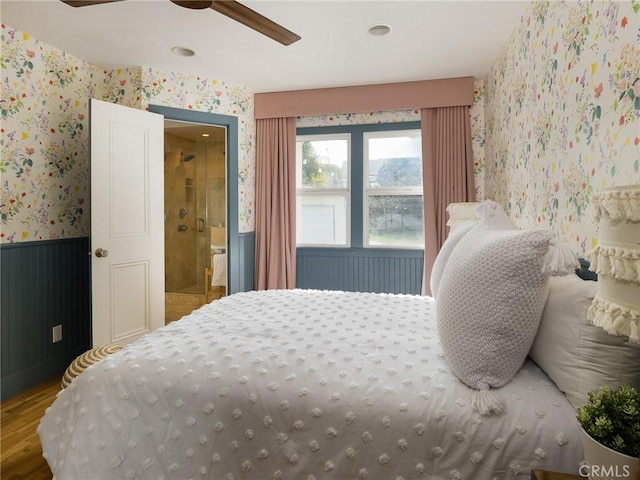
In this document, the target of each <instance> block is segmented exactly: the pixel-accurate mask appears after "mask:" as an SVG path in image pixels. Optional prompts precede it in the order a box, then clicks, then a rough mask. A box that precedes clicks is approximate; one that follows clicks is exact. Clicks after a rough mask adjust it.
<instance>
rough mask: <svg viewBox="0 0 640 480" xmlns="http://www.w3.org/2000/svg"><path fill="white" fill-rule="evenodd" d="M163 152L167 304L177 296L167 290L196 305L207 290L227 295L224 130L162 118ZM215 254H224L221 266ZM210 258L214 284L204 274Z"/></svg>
mask: <svg viewBox="0 0 640 480" xmlns="http://www.w3.org/2000/svg"><path fill="white" fill-rule="evenodd" d="M164 151H165V171H164V178H165V180H164V183H165V194H164V197H165V201H164V212H165V291H166V292H167V306H169V303H174V304H175V303H176V299H177V298H179V297H176V296H175V295H173V296H170V295H169V293H171V294H179V295H188V296H190V297H191V298H192V299H195V300H196V301H197V300H200V302H199V305H196V304H193V305H191V304H190V307H189V308H191V307H193V308H197V306H200V305H202V304H203V303H204V302H205V301H208V300H211V298H205V291H208V290H211V291H213V293H214V294H216V291H217V296H220V295H223V294H224V293H225V287H224V285H221V284H222V283H225V284H226V281H225V282H223V281H222V280H221V279H224V280H226V255H225V254H226V250H225V248H226V220H227V219H226V212H227V205H226V129H225V128H224V127H218V126H215V125H203V124H191V123H186V122H178V121H172V120H166V121H165V134H164ZM214 238H215V242H216V243H215V244H214V242H213V241H212V239H214ZM215 255H218V256H219V255H223V256H224V264H223V263H221V259H222V257H214V256H215ZM214 259H215V263H216V265H217V266H218V272H217V273H218V276H217V278H216V279H215V280H214V281H215V282H217V285H216V284H213V285H212V279H211V275H209V276H208V277H207V275H206V274H207V269H211V268H212V267H213V264H214ZM222 268H224V270H225V271H224V272H221V271H220V270H221V269H222ZM209 274H211V272H209ZM208 287H209V288H208ZM184 298H186V297H184ZM177 303H189V302H177ZM191 303H193V302H191ZM189 311H190V310H189ZM189 311H186V312H185V313H189Z"/></svg>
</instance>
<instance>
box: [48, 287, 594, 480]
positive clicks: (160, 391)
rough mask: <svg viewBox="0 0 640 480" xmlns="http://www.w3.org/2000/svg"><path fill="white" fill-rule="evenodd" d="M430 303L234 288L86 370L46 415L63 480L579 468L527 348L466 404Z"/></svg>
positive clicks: (558, 402)
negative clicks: (481, 398)
mask: <svg viewBox="0 0 640 480" xmlns="http://www.w3.org/2000/svg"><path fill="white" fill-rule="evenodd" d="M434 310H435V304H434V299H433V298H431V297H427V296H411V295H391V294H373V293H355V292H337V291H312V290H271V291H260V292H245V293H237V294H233V295H231V296H229V297H226V298H224V299H222V300H219V301H215V302H212V303H211V304H208V305H205V306H204V307H202V308H200V309H199V310H196V311H194V312H193V313H192V314H190V315H189V316H187V317H184V318H183V319H181V320H179V321H176V322H173V323H171V324H169V325H167V326H166V327H164V328H161V329H159V330H157V331H156V332H154V333H152V334H149V335H147V336H145V337H143V338H142V339H140V340H138V341H137V342H135V343H133V344H130V345H127V346H126V347H125V348H124V349H123V350H121V351H119V352H117V353H114V354H113V355H110V356H108V357H107V358H106V359H104V360H102V361H101V362H99V363H97V364H94V365H92V366H90V367H89V368H88V369H87V370H86V371H85V372H84V373H83V374H81V375H80V376H78V377H77V378H76V379H75V380H74V381H73V382H72V383H71V384H70V385H69V386H68V387H67V388H66V389H64V390H63V391H61V392H60V393H59V395H58V396H57V398H56V400H55V402H54V403H53V405H52V406H51V407H50V408H49V409H48V410H47V412H46V414H45V416H44V417H43V419H42V422H41V424H40V426H39V434H40V437H41V440H42V446H43V452H44V456H45V458H46V459H47V461H48V463H49V465H50V467H51V470H52V471H53V473H54V476H55V478H56V479H67V478H73V479H90V478H105V479H106V478H109V479H116V478H117V479H133V478H140V479H147V478H149V479H157V478H167V479H168V478H175V479H191V478H198V479H200V478H202V479H216V480H231V479H259V480H267V479H301V480H302V479H304V480H311V479H316V480H320V479H337V480H343V479H376V480H377V479H380V480H387V479H390V480H395V479H404V480H409V479H423V478H429V479H477V480H482V479H494V478H497V479H512V478H528V477H529V475H530V471H531V470H532V469H534V468H542V469H549V470H556V471H564V472H577V469H578V467H579V464H580V462H581V461H582V458H583V455H582V444H581V440H580V432H579V429H578V426H577V424H576V421H575V411H574V409H573V407H572V405H571V404H570V403H569V402H568V401H567V399H566V397H565V395H564V394H563V393H562V392H561V391H560V390H559V389H558V388H557V387H556V386H555V384H554V383H553V382H552V381H551V380H550V379H549V377H548V376H547V375H546V374H545V373H544V372H543V371H542V370H541V369H540V368H539V367H538V366H537V365H536V364H535V363H533V362H532V361H531V360H529V359H527V360H526V361H525V363H524V364H523V365H522V367H521V368H520V369H519V370H518V373H517V374H516V375H515V377H514V378H513V379H512V380H511V381H510V382H509V383H508V384H507V385H505V386H504V387H502V388H501V389H500V393H501V395H502V396H503V398H504V399H505V401H506V404H507V408H506V411H505V412H504V413H502V414H501V415H479V414H478V413H477V412H475V411H474V410H473V409H472V408H471V398H472V395H473V393H474V390H473V389H471V388H469V387H468V386H467V385H465V384H464V383H462V382H461V381H460V380H459V379H458V378H457V377H456V376H455V375H454V374H453V373H452V372H451V370H450V368H449V364H448V363H447V361H446V359H445V357H444V355H443V351H442V348H441V345H440V340H439V336H438V329H437V327H436V321H435V316H434Z"/></svg>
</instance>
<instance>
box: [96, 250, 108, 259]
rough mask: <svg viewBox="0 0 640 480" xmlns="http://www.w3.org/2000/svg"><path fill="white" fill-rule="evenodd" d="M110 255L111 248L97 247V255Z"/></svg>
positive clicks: (99, 256) (100, 256)
mask: <svg viewBox="0 0 640 480" xmlns="http://www.w3.org/2000/svg"><path fill="white" fill-rule="evenodd" d="M107 256H109V250H107V249H106V248H96V257H98V258H102V257H107Z"/></svg>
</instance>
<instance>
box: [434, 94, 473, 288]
mask: <svg viewBox="0 0 640 480" xmlns="http://www.w3.org/2000/svg"><path fill="white" fill-rule="evenodd" d="M422 177H423V181H422V188H423V198H424V276H423V281H422V285H423V289H422V290H423V293H424V294H426V295H430V294H431V291H430V289H429V278H430V277H431V268H432V267H433V262H434V261H435V259H436V256H437V255H438V252H439V251H440V247H441V246H442V244H443V243H444V241H445V239H446V238H447V233H448V232H447V225H446V224H447V212H446V208H447V205H449V204H450V203H457V202H472V201H475V187H474V183H473V158H472V154H471V122H470V119H469V107H468V106H460V107H442V108H425V109H423V110H422Z"/></svg>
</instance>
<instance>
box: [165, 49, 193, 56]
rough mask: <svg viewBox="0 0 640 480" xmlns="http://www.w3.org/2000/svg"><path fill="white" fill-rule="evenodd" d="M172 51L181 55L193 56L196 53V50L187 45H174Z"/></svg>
mask: <svg viewBox="0 0 640 480" xmlns="http://www.w3.org/2000/svg"><path fill="white" fill-rule="evenodd" d="M171 51H172V52H173V53H174V54H175V55H179V56H181V57H193V56H194V55H195V54H196V52H194V51H193V50H191V49H190V48H186V47H173V48H172V49H171Z"/></svg>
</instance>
